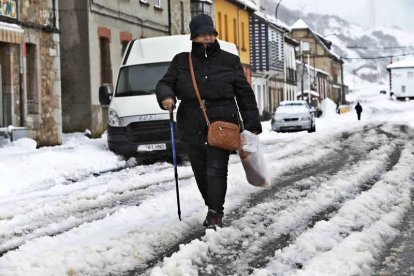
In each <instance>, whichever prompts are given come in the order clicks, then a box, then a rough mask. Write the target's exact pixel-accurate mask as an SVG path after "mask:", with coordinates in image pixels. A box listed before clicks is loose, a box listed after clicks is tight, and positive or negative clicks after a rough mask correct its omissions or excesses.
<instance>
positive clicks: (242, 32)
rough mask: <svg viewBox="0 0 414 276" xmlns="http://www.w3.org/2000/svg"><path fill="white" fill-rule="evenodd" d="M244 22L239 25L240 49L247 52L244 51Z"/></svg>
mask: <svg viewBox="0 0 414 276" xmlns="http://www.w3.org/2000/svg"><path fill="white" fill-rule="evenodd" d="M244 31H245V28H244V22H242V23H241V47H242V51H247V50H246V37H245V35H244Z"/></svg>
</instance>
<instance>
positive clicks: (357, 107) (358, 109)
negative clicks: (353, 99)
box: [355, 102, 362, 121]
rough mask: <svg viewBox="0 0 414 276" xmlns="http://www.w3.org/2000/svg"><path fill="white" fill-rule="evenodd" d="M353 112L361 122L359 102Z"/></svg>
mask: <svg viewBox="0 0 414 276" xmlns="http://www.w3.org/2000/svg"><path fill="white" fill-rule="evenodd" d="M355 111H356V113H357V116H358V121H359V120H361V113H362V106H361V105H360V104H359V102H358V103H357V104H356V106H355Z"/></svg>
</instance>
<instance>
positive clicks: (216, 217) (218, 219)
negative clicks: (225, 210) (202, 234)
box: [203, 209, 223, 230]
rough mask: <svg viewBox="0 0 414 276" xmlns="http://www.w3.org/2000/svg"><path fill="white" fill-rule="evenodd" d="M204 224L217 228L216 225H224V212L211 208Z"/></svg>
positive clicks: (210, 227)
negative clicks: (220, 212)
mask: <svg viewBox="0 0 414 276" xmlns="http://www.w3.org/2000/svg"><path fill="white" fill-rule="evenodd" d="M203 226H205V227H207V228H209V229H214V230H216V227H217V226H218V227H220V228H222V227H223V214H219V213H217V212H216V211H214V210H211V209H209V210H208V212H207V216H206V219H205V220H204V222H203Z"/></svg>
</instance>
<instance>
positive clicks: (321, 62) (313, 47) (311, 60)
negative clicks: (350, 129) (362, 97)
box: [290, 19, 345, 104]
mask: <svg viewBox="0 0 414 276" xmlns="http://www.w3.org/2000/svg"><path fill="white" fill-rule="evenodd" d="M290 35H291V36H292V38H294V39H295V40H297V41H299V42H300V43H306V44H308V45H309V47H308V48H307V49H302V51H300V50H298V51H296V56H297V57H299V59H302V58H303V60H304V63H306V64H309V65H310V66H312V67H315V68H317V69H319V70H321V71H324V72H327V73H328V74H329V77H328V83H329V86H328V90H327V97H329V98H330V99H331V100H332V101H334V102H335V103H338V104H340V103H343V102H344V100H345V92H344V83H343V63H344V62H343V60H342V59H341V57H340V56H338V55H336V54H335V53H334V52H332V50H331V46H332V43H331V42H330V41H328V40H326V39H325V38H324V37H323V36H321V35H319V34H317V33H315V32H313V31H312V30H311V29H310V28H309V27H308V25H307V24H306V23H305V22H304V21H303V20H302V19H299V20H298V21H297V22H296V23H295V24H294V25H293V26H292V27H291V32H290ZM298 77H300V76H299V75H298Z"/></svg>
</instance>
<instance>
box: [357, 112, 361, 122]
mask: <svg viewBox="0 0 414 276" xmlns="http://www.w3.org/2000/svg"><path fill="white" fill-rule="evenodd" d="M357 116H358V121H359V120H361V112H357Z"/></svg>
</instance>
